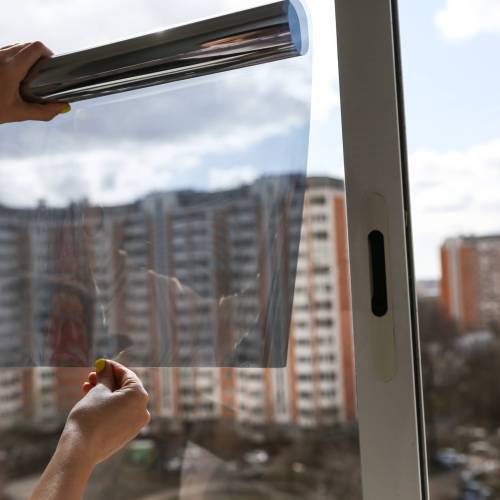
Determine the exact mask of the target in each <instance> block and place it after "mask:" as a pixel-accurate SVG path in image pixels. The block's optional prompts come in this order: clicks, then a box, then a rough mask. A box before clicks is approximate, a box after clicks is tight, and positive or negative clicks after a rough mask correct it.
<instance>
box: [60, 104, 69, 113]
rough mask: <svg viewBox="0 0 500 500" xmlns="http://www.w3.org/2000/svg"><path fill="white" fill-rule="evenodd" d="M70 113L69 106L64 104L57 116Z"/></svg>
mask: <svg viewBox="0 0 500 500" xmlns="http://www.w3.org/2000/svg"><path fill="white" fill-rule="evenodd" d="M70 111H71V106H70V105H69V104H65V105H64V108H62V109H61V111H59V114H60V115H62V114H64V113H69V112H70Z"/></svg>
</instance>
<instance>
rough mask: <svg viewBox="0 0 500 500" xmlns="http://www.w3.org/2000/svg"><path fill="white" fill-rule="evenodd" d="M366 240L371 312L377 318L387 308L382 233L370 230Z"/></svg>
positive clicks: (383, 313) (381, 315)
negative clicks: (368, 259)
mask: <svg viewBox="0 0 500 500" xmlns="http://www.w3.org/2000/svg"><path fill="white" fill-rule="evenodd" d="M368 242H369V247H370V273H371V277H370V278H371V279H370V282H371V294H372V297H371V307H372V312H373V314H374V315H375V316H377V318H382V317H384V316H385V315H386V314H387V312H388V310H389V306H388V301H387V271H386V266H385V241H384V235H383V234H382V232H381V231H372V232H371V233H370V234H369V235H368Z"/></svg>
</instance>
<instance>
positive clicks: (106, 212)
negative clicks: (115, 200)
mask: <svg viewBox="0 0 500 500" xmlns="http://www.w3.org/2000/svg"><path fill="white" fill-rule="evenodd" d="M304 191H305V202H304ZM0 212H2V211H1V210H0ZM3 212H5V218H6V220H5V221H2V233H0V236H1V237H2V238H3V240H5V242H6V243H5V245H3V240H2V239H1V238H0V252H2V251H3V252H10V254H9V256H10V257H9V259H11V262H12V263H14V262H15V263H16V265H17V268H16V269H18V271H17V274H16V286H15V287H8V286H7V285H8V284H9V283H10V281H9V280H10V279H11V276H10V274H9V272H11V271H8V270H7V268H6V270H3V268H1V265H0V281H2V280H3V281H2V283H5V284H6V285H5V287H4V290H2V293H1V294H0V311H2V310H3V311H4V313H5V314H6V315H10V316H9V318H10V319H9V318H7V319H9V321H7V322H6V323H5V324H4V325H5V326H4V329H5V332H6V333H5V335H4V338H5V339H6V342H8V341H9V340H11V339H12V332H19V331H20V332H22V336H18V337H17V338H15V339H14V340H13V341H14V343H15V344H16V345H15V346H14V347H15V350H14V351H11V353H12V352H16V353H18V360H19V362H20V364H19V366H29V365H30V364H38V365H46V366H51V365H52V366H58V368H54V369H50V368H47V369H43V370H34V371H28V372H26V374H25V377H24V382H23V383H24V387H25V391H24V392H25V399H24V406H25V408H29V409H30V410H29V414H30V415H31V417H32V419H33V421H35V422H37V423H39V424H40V425H44V426H46V425H50V422H51V421H52V422H54V421H56V420H57V418H60V417H61V416H62V415H64V414H65V413H66V412H67V411H68V410H69V408H70V407H71V406H72V405H73V404H74V403H75V402H76V401H77V400H78V398H79V397H80V396H81V394H80V386H81V382H82V380H83V379H84V378H85V376H86V373H87V370H86V369H70V368H64V366H85V365H86V364H88V365H91V364H92V362H93V360H94V359H95V358H96V357H97V356H106V357H115V356H116V355H118V354H119V353H121V354H120V359H124V360H125V361H126V362H127V363H128V364H130V365H132V366H142V367H157V366H164V367H168V368H141V369H140V372H141V376H142V377H143V378H144V379H145V381H146V384H147V386H148V387H149V389H150V392H151V393H152V396H153V398H152V405H153V412H154V414H156V415H162V416H164V417H167V418H171V419H173V420H178V421H180V420H200V419H202V420H204V419H217V418H227V419H230V420H233V421H236V422H239V423H241V424H244V425H252V426H256V427H259V426H262V425H266V424H270V423H278V424H280V423H281V424H287V425H289V424H292V425H298V426H306V427H312V426H316V425H323V424H331V423H333V422H342V421H350V420H352V419H353V418H354V415H355V401H354V373H353V352H352V351H353V349H352V331H351V317H350V299H349V289H348V262H347V259H348V257H347V241H346V223H345V209H344V191H343V184H342V182H341V181H337V180H333V179H328V178H312V179H309V180H308V182H307V187H306V185H305V183H304V179H303V178H301V177H294V176H289V177H286V176H284V177H273V178H263V179H260V180H258V181H256V182H255V183H254V184H252V185H250V186H244V187H240V188H237V189H233V190H228V191H224V192H214V193H198V192H167V193H154V194H151V195H149V196H147V197H145V198H144V199H142V200H139V201H137V202H136V203H133V204H130V205H124V206H119V207H104V208H101V207H92V206H90V205H89V204H88V203H82V204H78V205H72V206H70V207H69V208H66V209H48V208H47V207H44V206H40V207H38V209H37V210H16V211H13V210H9V209H5V210H3ZM3 212H2V213H0V216H1V215H2V214H3ZM7 219H8V221H9V222H8V224H7V222H6V221H7ZM299 243H300V246H299ZM4 246H5V248H4ZM11 254H12V255H11ZM296 263H297V265H295V264H296ZM21 278H22V279H21ZM292 297H294V307H293V311H292V310H291V303H292ZM11 305H12V306H13V305H16V307H18V308H19V311H18V312H19V314H14V312H15V311H16V310H15V307H14V306H13V307H11ZM2 307H3V309H1V308H2ZM2 331H3V330H2ZM11 347H12V346H11ZM1 348H2V346H0V350H1ZM9 359H12V358H9ZM5 364H6V363H4V365H5ZM7 364H8V363H7Z"/></svg>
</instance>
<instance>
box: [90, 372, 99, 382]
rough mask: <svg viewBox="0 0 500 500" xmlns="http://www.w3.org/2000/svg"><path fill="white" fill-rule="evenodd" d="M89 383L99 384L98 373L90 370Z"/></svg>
mask: <svg viewBox="0 0 500 500" xmlns="http://www.w3.org/2000/svg"><path fill="white" fill-rule="evenodd" d="M88 381H89V384H92V385H96V384H97V373H96V372H90V373H89V377H88Z"/></svg>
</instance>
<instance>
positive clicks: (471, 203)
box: [0, 0, 500, 278]
mask: <svg viewBox="0 0 500 500" xmlns="http://www.w3.org/2000/svg"><path fill="white" fill-rule="evenodd" d="M259 3H265V0H210V1H206V2H200V1H199V0H184V1H183V2H182V3H179V2H174V1H165V0H72V1H67V0H51V2H41V1H40V0H25V1H23V2H19V1H17V0H5V1H4V3H3V14H2V18H1V19H0V45H5V44H7V43H10V42H12V41H24V40H33V39H41V40H43V41H44V42H46V44H47V45H48V46H49V47H51V48H52V49H53V50H54V51H55V52H56V53H60V52H65V51H69V50H75V49H78V48H82V47H86V46H90V45H95V44H98V43H102V42H106V41H109V40H113V39H117V38H121V37H127V36H131V35H132V34H135V33H138V32H144V31H149V30H151V29H154V28H156V27H161V26H166V25H170V24H175V23H179V22H185V21H189V20H192V19H193V18H197V17H203V16H207V15H212V14H217V13H221V12H225V11H227V10H228V9H229V10H236V9H240V8H245V7H249V6H251V5H255V4H259ZM308 3H309V8H310V11H311V17H312V23H313V27H314V40H313V41H314V57H313V66H312V77H313V79H312V82H313V83H312V93H313V98H312V120H311V134H310V151H309V163H308V168H309V172H310V173H311V174H314V173H321V174H330V175H337V176H342V175H343V164H342V152H341V151H342V144H341V135H340V109H339V95H338V78H337V74H336V67H335V64H331V61H332V57H331V56H332V54H335V51H336V44H335V32H334V29H333V27H334V11H333V0H309V2H308ZM400 14H401V32H402V43H403V64H404V78H405V93H406V108H407V126H408V144H409V157H410V176H411V180H412V186H411V187H412V204H413V216H414V233H415V234H414V236H415V247H416V270H417V276H418V277H419V278H432V277H438V276H439V259H438V248H439V245H440V244H441V243H442V241H443V240H444V239H445V238H446V237H449V236H454V235H457V234H464V233H465V234H470V233H481V234H483V233H488V232H496V231H500V193H499V192H498V191H499V189H498V187H497V186H500V130H499V128H500V127H499V126H500V119H499V118H500V97H499V93H500V91H499V89H500V69H499V64H498V62H497V61H498V54H499V53H500V50H499V49H500V1H499V0H432V1H431V0H419V1H415V0H400ZM20 20H22V22H21V21H20ZM307 64H308V62H307V61H302V62H297V61H287V62H283V63H277V64H275V65H267V66H266V67H262V68H259V69H253V70H244V71H243V72H239V73H238V74H234V75H228V76H221V77H218V79H212V80H210V79H209V80H207V81H202V82H199V83H196V84H194V85H192V86H191V87H189V88H185V87H183V86H182V85H181V86H179V87H178V88H170V89H169V90H168V91H165V92H164V93H163V94H159V95H157V96H156V97H151V98H149V99H146V98H144V97H140V100H136V101H133V100H129V101H126V102H125V103H124V104H121V105H116V103H115V104H112V105H109V104H105V103H87V104H80V105H76V106H75V107H74V111H73V112H72V113H70V115H68V116H65V117H61V118H58V119H57V120H56V121H55V122H54V123H53V124H50V125H49V126H46V125H40V124H23V125H16V126H7V127H3V128H2V129H1V130H0V150H1V151H2V152H1V153H0V175H2V186H0V198H2V199H3V200H4V201H6V202H9V203H12V204H16V203H17V204H26V203H28V202H36V201H37V200H38V198H41V197H44V198H46V199H48V200H49V201H51V202H53V203H64V202H65V201H67V200H66V198H68V197H69V198H78V197H82V196H89V197H90V198H95V199H98V200H100V201H103V202H104V201H108V202H110V203H111V202H118V201H120V200H122V199H123V198H127V197H128V198H130V197H134V196H138V195H140V194H141V193H143V192H146V191H148V190H151V189H154V188H158V187H166V188H168V187H171V186H175V185H177V184H178V183H179V179H181V178H182V176H187V177H186V178H189V175H188V173H189V172H191V174H190V178H191V179H193V178H199V176H198V173H199V172H202V171H203V172H204V174H203V175H204V177H203V182H204V183H205V184H206V185H207V186H208V187H210V188H213V189H215V188H218V187H228V186H230V185H234V184H237V183H239V182H249V181H251V180H252V179H253V178H254V177H255V176H256V175H258V173H259V172H262V171H277V172H279V171H285V170H286V169H287V168H290V167H292V166H294V167H295V168H297V167H298V166H300V165H298V164H299V163H300V162H303V163H304V167H305V159H304V158H303V152H304V149H303V143H304V141H305V140H306V139H307V135H306V134H307V130H308V128H307V120H306V116H307V112H308V109H309V99H308V92H309V90H310V84H309V76H310V75H309V72H310V68H309V67H308V66H307ZM216 89H218V90H219V91H220V92H219V94H215V93H214V91H215V90H216ZM162 92H163V91H162ZM179 95H182V99H180V98H179ZM189 96H190V97H189ZM207 96H210V98H207ZM135 102H140V109H141V111H142V112H143V114H144V115H145V116H146V117H147V116H148V113H151V115H150V116H155V117H156V118H155V120H151V119H150V120H149V121H150V123H154V125H155V127H149V128H148V127H146V126H144V127H141V130H140V131H139V128H137V127H136V129H135V132H134V127H133V124H130V123H126V122H125V123H124V120H123V116H128V115H129V113H133V110H134V109H135V108H136V107H137V106H136V105H135V104H134V103H135ZM148 102H149V104H148ZM155 103H156V104H155ZM158 103H160V105H158ZM148 106H149V107H148ZM120 110H121V111H120ZM197 117H198V119H196V118H197ZM200 117H202V119H199V118H200ZM163 118H164V119H163ZM158 125H160V126H158ZM162 127H163V128H162ZM117 131H118V132H117ZM92 132H93V133H92ZM117 133H118V135H119V134H120V133H121V134H122V137H116V134H117ZM106 138H108V140H107V141H106V140H103V139H106ZM112 138H113V140H111V139H112ZM292 146H293V147H294V148H295V149H294V152H295V153H297V151H298V154H295V155H292V154H291V149H290V148H291V147H292ZM13 172H15V174H14V173H13ZM54 172H55V173H56V175H53V173H54ZM4 179H5V180H4ZM20 193H22V194H20ZM65 197H66V198H65Z"/></svg>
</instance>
